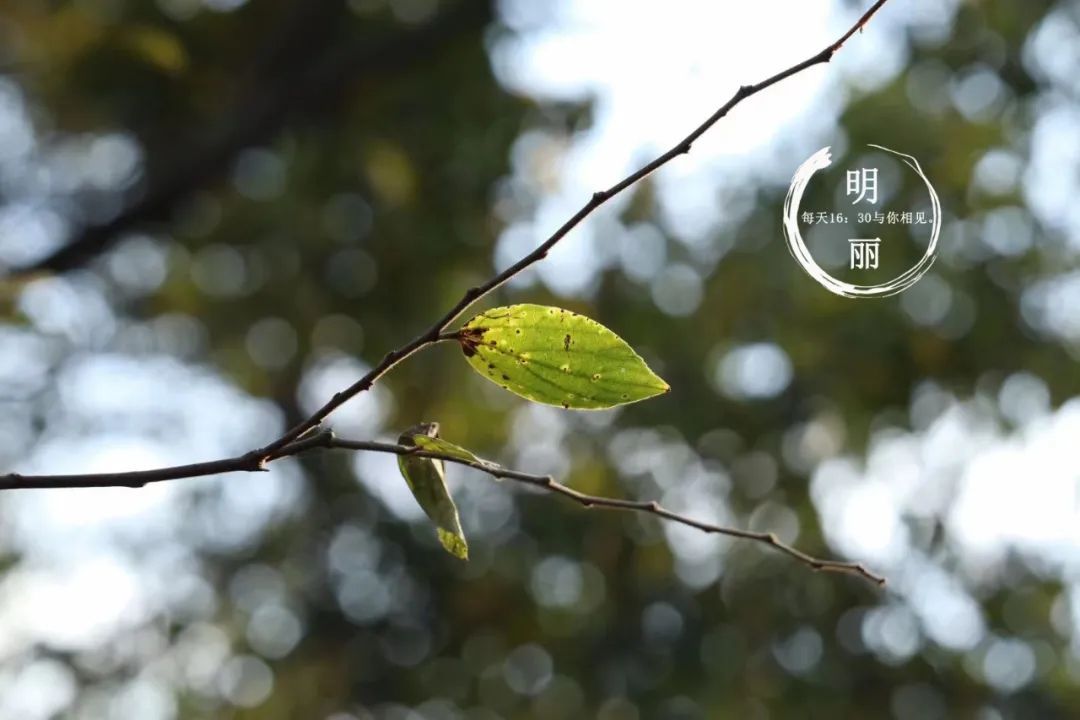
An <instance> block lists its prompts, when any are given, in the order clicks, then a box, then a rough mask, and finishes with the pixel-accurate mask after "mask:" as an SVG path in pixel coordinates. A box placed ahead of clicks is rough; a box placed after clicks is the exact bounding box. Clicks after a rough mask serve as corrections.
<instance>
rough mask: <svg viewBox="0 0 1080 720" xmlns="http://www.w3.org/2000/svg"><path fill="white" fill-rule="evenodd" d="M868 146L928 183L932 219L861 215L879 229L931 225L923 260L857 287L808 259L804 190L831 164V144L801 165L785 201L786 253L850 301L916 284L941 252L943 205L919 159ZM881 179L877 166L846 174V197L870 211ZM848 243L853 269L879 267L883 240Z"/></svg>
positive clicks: (833, 217)
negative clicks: (802, 224) (897, 160)
mask: <svg viewBox="0 0 1080 720" xmlns="http://www.w3.org/2000/svg"><path fill="white" fill-rule="evenodd" d="M870 147H872V148H877V149H878V150H883V151H885V152H887V153H890V154H892V155H895V156H896V157H898V158H900V160H902V161H903V163H904V164H905V165H907V166H908V167H909V168H911V169H912V170H914V171H915V173H917V174H918V176H919V177H920V178H922V181H923V182H924V183H925V184H926V190H927V192H928V193H929V194H930V210H931V212H930V216H931V217H930V218H926V217H925V215H926V213H925V211H923V212H918V213H916V212H907V211H905V212H889V213H887V214H886V213H882V212H880V211H875V212H860V213H858V217H859V218H860V222H859V224H860V225H866V224H874V223H875V222H876V223H877V224H879V225H883V224H885V223H886V221H887V222H888V224H890V225H892V224H901V225H911V224H927V225H929V226H930V240H929V243H928V244H927V246H926V252H925V253H924V254H923V256H922V259H920V260H919V261H918V262H917V263H916V264H915V265H913V266H912V267H911V268H909V269H907V270H905V271H904V272H902V273H900V274H899V275H897V276H896V277H894V278H893V279H891V280H888V281H886V282H882V283H878V284H875V285H858V284H853V283H849V282H844V281H842V280H839V279H837V278H835V277H833V276H832V275H830V274H829V273H828V272H826V271H825V270H824V269H823V268H822V267H821V266H820V265H819V264H818V263H817V261H815V260H814V258H813V257H812V256H811V255H810V251H809V249H807V247H806V243H805V242H804V241H803V237H802V233H801V232H800V230H799V222H800V205H801V203H802V197H803V192H804V191H805V190H806V185H807V183H809V182H810V178H812V177H813V176H814V173H816V172H817V171H818V170H823V169H825V168H827V167H829V165H831V164H832V158H831V157H830V155H829V147H828V146H826V147H823V148H821V149H820V150H818V151H817V152H816V153H814V154H813V155H811V156H810V158H809V159H808V160H807V161H806V162H804V163H803V164H802V165H800V166H799V169H798V170H796V171H795V177H794V178H792V181H791V187H790V188H789V189H788V192H787V197H786V198H785V199H784V238H785V240H786V241H787V248H788V251H789V252H790V253H791V255H792V257H794V258H795V261H796V262H798V263H799V265H800V266H801V267H802V269H803V270H805V271H806V273H807V274H808V275H809V276H810V277H812V278H814V280H817V282H818V283H820V284H821V286H822V287H824V288H825V289H826V290H828V291H829V292H832V293H835V294H837V295H841V296H843V297H849V298H868V297H888V296H890V295H895V294H897V293H899V292H902V291H904V290H906V289H907V288H909V287H911V286H912V285H914V284H915V283H916V282H917V281H918V279H919V278H920V277H922V276H923V274H924V273H925V272H926V271H927V270H929V269H930V266H931V265H933V264H934V257H935V253H936V252H937V243H938V233H939V231H940V230H941V202H940V201H939V200H938V196H937V193H936V192H935V191H934V188H933V186H932V185H931V184H930V181H929V180H928V179H927V178H926V175H925V174H923V171H922V168H921V167H919V163H918V161H917V160H915V158H913V157H912V156H910V155H905V154H904V153H900V152H897V151H895V150H890V149H889V148H887V147H883V146H881V145H873V144H871V145H870ZM877 180H878V178H877V168H865V167H864V168H858V169H854V170H848V171H847V187H846V190H847V195H848V196H852V195H855V196H856V197H855V200H853V201H852V204H853V205H857V204H861V203H866V205H865V206H866V207H870V206H873V205H876V204H877V200H878V198H877V194H878V187H877ZM801 218H802V221H803V222H809V223H813V222H814V221H815V220H818V221H819V222H826V223H839V224H847V221H848V219H847V215H846V214H845V213H834V212H817V213H808V212H803V213H802V214H801ZM860 234H866V233H860ZM848 245H849V248H848V249H849V266H850V268H851V269H852V270H856V269H860V270H862V269H877V267H878V258H879V253H880V250H881V247H880V246H881V237H880V236H879V237H857V238H848Z"/></svg>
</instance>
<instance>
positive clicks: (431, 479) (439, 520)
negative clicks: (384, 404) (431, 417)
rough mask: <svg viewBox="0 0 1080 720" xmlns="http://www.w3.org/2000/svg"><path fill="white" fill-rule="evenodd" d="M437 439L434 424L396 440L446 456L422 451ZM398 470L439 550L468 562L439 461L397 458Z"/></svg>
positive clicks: (437, 425)
mask: <svg viewBox="0 0 1080 720" xmlns="http://www.w3.org/2000/svg"><path fill="white" fill-rule="evenodd" d="M438 437H439V424H438V423H420V424H419V425H414V426H413V427H411V428H409V429H408V430H406V431H405V432H404V433H402V434H401V437H400V438H398V443H399V444H400V445H408V446H409V447H417V446H419V447H420V448H422V449H424V450H429V451H430V452H440V453H443V454H449V453H446V452H445V449H444V448H442V447H438V448H433V447H425V445H424V443H428V442H430V441H432V440H438ZM445 444H446V445H448V446H451V447H453V448H457V449H458V450H460V451H461V452H463V453H465V454H467V455H469V456H470V457H471V456H472V454H471V453H469V452H468V451H467V450H465V449H463V448H458V447H457V446H456V445H453V444H452V443H445ZM398 468H399V469H400V470H401V475H402V477H404V478H405V482H406V483H408V485H409V489H410V490H412V494H413V497H415V498H416V502H418V503H419V504H420V507H421V508H422V509H423V511H424V512H425V513H426V514H427V516H428V517H429V518H431V521H432V522H433V523H435V528H436V532H437V534H438V536H439V542H440V543H442V546H443V547H444V548H446V551H447V552H449V553H450V554H451V555H453V556H455V557H458V558H461V559H462V560H468V559H469V545H468V543H467V542H465V533H464V532H462V530H461V519H460V518H459V517H458V510H457V505H455V504H454V499H453V498H452V497H450V490H449V489H448V488H447V487H446V470H445V467H444V465H443V461H442V460H438V459H435V458H425V457H415V456H412V455H398Z"/></svg>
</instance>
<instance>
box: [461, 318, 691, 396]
mask: <svg viewBox="0 0 1080 720" xmlns="http://www.w3.org/2000/svg"><path fill="white" fill-rule="evenodd" d="M459 341H460V342H461V349H462V350H463V351H464V353H465V357H466V359H467V360H468V361H469V364H470V365H472V367H473V369H475V370H476V371H477V372H478V373H480V374H481V375H483V376H484V377H486V378H487V379H489V380H491V381H492V382H494V383H496V384H498V385H500V386H502V387H504V388H506V389H507V390H509V391H510V392H512V393H515V394H517V395H520V396H521V397H523V398H526V399H528V400H533V401H535V402H539V403H546V404H548V405H558V406H560V407H564V408H573V409H575V410H601V409H604V408H610V407H615V406H616V405H624V404H626V403H632V402H637V401H638V400H644V399H646V398H650V397H653V396H654V395H659V394H661V393H665V392H667V391H668V390H670V388H669V387H668V384H667V383H666V382H664V381H663V380H661V379H660V378H659V377H657V375H656V374H655V373H654V372H653V371H652V370H650V369H649V366H648V365H646V364H645V361H644V360H642V359H641V357H640V356H639V355H638V354H637V353H636V352H634V350H633V348H631V347H630V346H629V345H627V344H626V342H625V341H624V340H623V339H622V338H620V337H619V336H618V335H616V334H615V333H613V332H612V331H610V330H608V329H607V328H606V327H604V326H603V325H601V324H600V323H598V322H596V321H595V320H590V319H589V318H587V317H585V316H583V315H578V314H577V313H573V312H570V311H569V310H563V309H562V308H556V307H547V306H544V305H511V306H509V307H499V308H494V309H491V310H488V311H487V312H485V313H481V314H480V315H477V316H476V317H474V318H473V319H472V320H470V321H469V322H467V323H465V325H464V326H463V327H462V329H461V331H460V334H459Z"/></svg>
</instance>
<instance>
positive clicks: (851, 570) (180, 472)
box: [0, 430, 885, 585]
mask: <svg viewBox="0 0 1080 720" xmlns="http://www.w3.org/2000/svg"><path fill="white" fill-rule="evenodd" d="M316 449H339V450H352V451H356V452H378V453H390V454H393V455H413V456H415V457H424V458H432V459H435V460H443V461H445V462H451V463H457V464H458V465H464V466H465V467H470V468H473V469H474V470H479V471H481V472H484V473H487V474H488V475H491V476H492V477H496V478H501V479H506V480H513V481H515V482H520V483H523V484H526V485H531V486H533V487H537V488H540V489H542V490H546V491H548V492H552V493H555V494H557V495H562V496H563V497H565V498H568V499H570V500H573V501H574V502H576V503H578V504H580V505H581V506H583V507H585V508H597V509H601V510H620V511H623V512H636V513H643V514H647V515H655V516H656V517H659V518H663V519H664V520H670V521H671V522H675V523H679V524H682V525H686V526H688V527H692V528H695V529H697V530H701V531H702V532H706V533H717V534H720V535H727V536H728V537H733V538H739V539H742V540H752V541H754V542H759V543H764V544H765V545H769V546H771V547H773V548H775V549H776V550H779V551H780V552H782V553H784V554H786V555H789V556H790V557H792V558H795V559H796V560H798V561H799V562H801V563H803V564H804V565H806V566H807V567H809V568H811V569H813V570H818V571H821V572H833V573H845V574H848V575H857V576H859V577H862V578H864V579H866V580H869V581H870V582H872V583H874V584H876V585H884V584H885V578H884V577H882V576H881V575H879V574H877V573H875V572H873V571H872V570H869V569H867V568H866V567H864V566H863V565H862V564H860V563H853V562H841V561H839V560H824V559H821V558H817V557H814V556H812V555H808V554H807V553H804V552H803V551H801V550H799V549H797V548H795V547H793V546H791V545H788V544H787V543H785V542H783V541H781V540H780V539H779V538H777V537H776V535H775V534H773V533H766V532H752V531H750V530H740V529H738V528H731V527H724V526H722V525H714V524H712V523H707V522H703V521H701V520H695V519H694V518H692V517H689V516H687V515H680V514H679V513H677V512H674V511H672V510H668V509H667V508H665V507H663V506H662V505H660V504H659V503H658V502H656V501H655V500H623V499H620V498H610V497H603V496H601V495H589V494H587V493H583V492H579V491H577V490H574V489H573V488H570V487H567V486H566V485H563V484H562V483H560V482H558V481H557V480H555V478H553V477H552V476H551V475H534V474H532V473H526V472H521V471H519V470H510V469H507V468H504V467H502V466H500V465H497V464H495V463H492V462H488V461H487V460H481V459H479V458H477V459H476V460H475V461H470V460H466V459H465V458H463V457H459V456H454V455H447V454H444V453H439V452H431V451H425V450H419V449H417V447H416V446H415V445H397V444H394V443H386V442H378V441H374V440H346V439H343V438H338V437H336V436H335V435H334V434H333V433H332V432H330V431H328V430H327V431H324V432H320V433H316V434H313V435H310V436H308V437H305V438H304V439H302V440H297V441H296V442H294V443H291V444H289V445H287V446H286V447H284V448H282V449H281V450H279V451H278V452H277V454H276V455H275V456H274V457H275V459H279V458H283V457H291V456H295V455H300V454H303V453H306V452H310V451H312V450H316ZM260 469H262V468H261V466H258V465H256V464H254V463H253V458H252V456H250V455H242V456H239V457H235V458H230V459H227V460H218V461H215V462H209V463H200V464H198V465H181V466H177V467H171V468H161V469H158V470H140V471H135V472H126V473H108V474H100V475H38V476H31V475H14V474H13V475H3V476H0V490H12V489H29V488H70V487H107V486H114V487H142V486H143V485H146V484H147V483H153V482H162V481H166V480H175V479H177V478H180V477H196V476H200V475H218V474H221V473H227V472H242V471H247V472H255V471H258V470H260Z"/></svg>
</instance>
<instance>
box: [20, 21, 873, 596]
mask: <svg viewBox="0 0 1080 720" xmlns="http://www.w3.org/2000/svg"><path fill="white" fill-rule="evenodd" d="M886 2H887V0H876V2H874V4H873V5H871V6H870V9H868V10H867V11H866V12H865V13H864V14H863V15H862V16H861V17H860V18H859V19H858V21H857V22H856V23H855V24H854V25H852V26H851V28H849V29H848V31H847V32H845V33H844V34H843V35H842V36H841V37H840V38H839V39H838V40H837V41H836V42H834V43H832V44H831V45H829V46H828V47H826V48H825V49H824V50H822V51H821V52H819V53H817V54H815V55H813V56H811V57H809V58H807V59H806V60H804V61H802V62H800V63H797V64H795V65H792V66H791V67H789V68H787V69H786V70H782V71H781V72H778V73H776V74H775V75H772V76H771V77H769V78H766V79H765V80H762V81H761V82H759V83H757V84H753V85H743V86H741V87H740V88H739V89H738V90H736V91H735V94H734V95H732V96H731V98H730V99H729V100H728V101H727V102H726V103H724V104H723V105H722V106H720V108H719V109H717V110H716V112H714V113H713V114H712V115H710V116H709V117H708V118H707V119H706V120H705V121H704V122H702V123H701V124H700V125H698V126H697V127H696V128H694V130H692V131H691V132H690V134H688V135H687V136H686V137H684V138H683V139H682V140H680V141H679V142H678V143H676V144H675V145H674V146H673V147H672V148H671V149H670V150H668V151H667V152H665V153H663V154H662V155H660V156H659V157H657V158H656V159H654V160H652V161H651V162H649V163H648V164H646V165H644V166H643V167H641V168H640V169H639V170H637V171H635V172H633V173H631V174H630V175H628V176H627V177H625V178H623V179H622V180H620V181H619V182H617V183H615V184H614V185H612V186H611V187H609V188H608V189H606V190H600V191H598V192H596V193H594V194H593V195H592V197H591V198H590V199H589V201H588V202H586V203H585V205H584V206H582V208H581V209H580V210H578V211H577V212H576V213H575V214H574V215H573V216H572V217H571V218H570V219H569V220H567V221H566V222H565V223H563V224H562V226H560V227H559V228H558V229H557V230H555V232H554V233H552V234H551V236H549V237H548V238H547V239H546V240H545V241H544V242H542V243H541V244H540V245H539V246H538V247H537V248H536V249H535V250H533V251H532V252H530V253H529V254H527V255H525V256H524V257H522V258H521V259H520V260H518V261H517V262H516V263H514V264H513V265H511V266H510V267H508V268H506V269H505V270H503V271H502V272H500V273H497V274H496V275H494V276H493V277H492V278H490V279H489V280H487V281H486V282H484V283H483V284H481V285H478V286H476V287H472V288H469V289H468V290H466V291H465V293H464V295H462V297H461V299H460V300H458V301H457V303H455V304H454V305H453V307H451V308H450V309H449V310H447V311H446V312H445V313H444V314H443V316H442V317H440V318H439V319H438V320H436V321H435V322H434V323H433V324H432V325H431V326H430V327H429V328H428V329H427V330H425V331H424V332H422V333H421V334H420V335H418V336H417V337H415V338H413V339H412V340H411V341H409V342H408V343H406V344H404V345H402V346H401V347H399V348H397V349H395V350H391V351H390V352H388V353H387V354H386V355H385V356H383V358H382V360H380V361H379V363H378V364H377V365H376V366H375V367H374V368H372V369H371V371H370V372H368V373H367V374H366V375H364V376H363V377H362V378H360V379H359V380H357V381H356V382H355V383H353V384H352V385H350V386H349V387H347V388H345V389H344V390H342V391H340V392H338V393H336V394H335V395H334V396H333V397H332V398H330V400H329V401H327V402H326V404H325V405H323V406H322V407H321V408H319V409H318V410H316V411H315V412H314V413H312V414H311V415H310V416H309V417H307V418H306V419H305V420H303V421H301V422H300V423H298V424H296V425H295V426H293V427H292V428H290V429H289V430H288V431H286V432H285V433H284V434H283V435H281V436H280V437H279V438H277V439H276V440H274V441H273V442H271V443H269V444H268V445H265V446H263V447H261V448H258V449H256V450H252V451H251V452H249V453H246V454H244V455H240V456H237V457H233V458H226V459H223V460H216V461H212V462H205V463H195V464H191V465H179V466H175V467H169V468H160V469H157V470H141V471H135V472H121V473H101V474H85V475H43V476H23V475H18V474H9V475H3V476H0V490H14V489H32V488H80V487H81V488H88V487H142V486H143V485H146V484H148V483H155V482H165V481H169V480H178V479H181V478H187V477H200V476H206V475H216V474H221V473H227V472H241V471H243V472H254V471H259V470H265V468H266V465H267V463H269V462H272V461H274V460H276V459H278V458H282V457H288V456H291V455H297V454H299V453H302V452H306V451H308V450H311V449H313V448H317V447H322V448H342V449H350V450H357V451H368V452H388V453H394V454H398V455H401V454H405V453H412V454H416V455H418V456H421V457H431V458H438V459H442V460H445V461H447V462H454V463H458V464H462V465H468V466H469V467H473V468H475V469H477V470H481V471H483V472H486V473H489V474H491V475H494V476H496V477H501V478H506V479H510V480H515V481H518V482H522V483H526V484H530V485H533V486H535V487H539V488H542V489H544V490H548V491H550V492H554V493H557V494H559V495H562V496H564V497H566V498H569V499H571V500H573V501H575V502H577V503H579V504H581V505H582V506H584V507H587V508H592V507H595V508H601V509H607V510H622V511H632V512H641V513H647V514H651V515H655V516H657V517H660V518H663V519H666V520H670V521H672V522H677V523H681V524H683V525H687V526H689V527H693V528H696V529H698V530H701V531H703V532H709V533H719V534H723V535H728V536H730V537H735V538H741V539H745V540H753V541H756V542H760V543H764V544H767V545H770V546H772V547H774V548H776V549H777V550H779V551H780V552H783V553H785V554H787V555H789V556H790V557H792V558H794V559H796V560H798V561H799V562H801V563H803V564H805V565H807V566H809V567H811V568H813V569H815V570H821V571H826V572H842V573H848V574H854V575H859V576H861V577H863V578H866V579H867V580H870V581H872V582H874V583H877V584H879V585H880V584H883V583H884V582H885V580H884V578H883V577H881V576H880V575H877V574H875V573H873V572H871V571H869V570H867V569H866V568H864V567H863V566H862V565H860V564H858V563H845V562H838V561H832V560H821V559H818V558H815V557H812V556H810V555H807V554H805V553H803V552H801V551H800V550H797V549H795V548H794V547H791V546H790V545H787V544H785V543H783V542H781V541H780V540H779V539H778V538H777V537H776V536H775V535H774V534H772V533H756V532H751V531H748V530H738V529H734V528H725V527H721V526H718V525H712V524H709V523H704V522H700V521H697V520H694V519H693V518H690V517H687V516H684V515H679V514H678V513H675V512H672V511H670V510H667V509H665V508H663V507H661V506H660V505H659V504H658V503H656V502H655V501H635V500H620V499H616V498H605V497H598V496H594V495H587V494H584V493H581V492H578V491H576V490H573V489H571V488H569V487H567V486H565V485H562V484H561V483H558V482H556V481H555V480H554V479H553V478H552V477H550V476H545V475H530V474H528V473H523V472H518V471H514V470H506V469H504V468H500V467H498V466H496V465H492V464H488V463H480V462H477V463H473V462H467V461H464V460H462V459H460V458H455V457H451V456H446V455H439V454H437V453H428V452H422V451H417V450H416V449H415V448H409V447H405V446H401V445H393V444H388V443H377V442H371V441H358V440H339V439H337V438H334V437H333V435H332V433H329V432H324V433H317V434H313V432H314V431H315V430H317V429H318V427H319V426H320V425H321V423H322V421H323V420H325V419H326V418H327V417H328V416H329V415H330V414H331V413H332V412H333V411H334V410H336V409H337V408H338V407H340V406H341V405H342V404H344V403H345V402H347V401H348V400H349V399H351V398H353V397H355V396H356V395H358V394H360V393H361V392H364V391H366V390H368V389H370V388H371V387H372V386H373V385H374V384H375V383H376V382H377V381H378V380H379V379H380V378H382V377H383V375H385V374H386V373H387V372H389V371H390V370H391V369H392V368H393V367H394V366H395V365H397V364H398V363H400V362H401V361H403V360H405V359H406V358H408V357H410V356H411V355H413V354H414V353H416V352H418V351H419V350H422V349H424V348H426V347H428V346H431V345H434V344H436V343H439V342H443V341H449V340H454V339H457V333H456V332H453V331H448V330H447V328H448V327H449V326H450V324H451V323H453V322H454V321H455V320H457V319H458V317H460V316H461V314H462V313H464V312H465V311H466V310H468V309H469V307H471V306H472V305H473V304H474V303H476V302H477V301H478V300H480V299H481V298H483V297H485V296H486V295H488V294H489V293H490V292H492V291H493V290H495V289H496V288H498V287H500V286H501V285H503V284H504V283H506V282H507V281H508V280H510V279H511V278H513V277H515V276H516V275H518V274H520V273H521V272H523V271H525V270H526V269H528V268H529V267H530V266H532V265H534V264H536V263H537V262H539V261H540V260H542V259H544V258H545V257H546V256H547V254H548V252H550V250H551V249H552V248H553V247H554V246H555V245H556V244H557V243H558V242H559V241H560V240H562V239H563V238H564V237H566V235H567V234H568V233H569V232H570V231H571V230H573V229H574V228H575V227H577V226H578V225H579V224H580V223H581V222H582V221H583V220H585V218H587V217H588V216H589V215H590V214H592V212H593V211H595V210H596V209H597V208H598V207H600V206H601V205H603V204H604V203H605V202H607V201H608V200H610V199H611V198H613V197H614V196H616V195H618V194H619V193H621V192H622V191H623V190H626V189H627V188H629V187H630V186H632V185H634V184H635V183H637V182H638V181H639V180H642V179H643V178H645V177H647V176H649V175H651V174H652V173H653V172H655V171H656V170H657V169H659V168H661V167H663V166H664V165H666V164H667V163H668V162H670V161H671V160H673V159H674V158H675V157H677V156H679V155H683V154H686V153H688V152H690V148H691V146H692V145H693V143H694V142H696V141H697V139H698V138H700V137H701V136H702V135H703V134H705V132H707V131H708V130H709V129H710V128H711V127H712V126H713V125H715V124H716V123H717V122H718V121H719V120H720V119H721V118H723V117H724V116H725V115H727V114H728V112H729V111H731V109H732V108H734V107H735V106H736V105H738V104H739V103H740V102H742V101H743V100H745V99H746V98H748V97H751V96H752V95H755V94H757V93H759V92H761V91H762V90H765V89H766V88H768V87H771V86H772V85H775V84H776V83H778V82H780V81H782V80H785V79H786V78H789V77H791V76H792V75H796V74H798V73H800V72H802V71H803V70H806V69H807V68H810V67H813V66H815V65H819V64H822V63H827V62H828V61H829V60H830V59H832V56H833V54H834V53H836V51H837V50H839V49H840V48H841V47H842V46H843V44H844V43H845V42H846V41H847V40H848V39H849V38H850V37H851V36H852V35H854V34H855V33H856V32H857V31H859V30H860V29H861V28H862V27H863V26H865V25H866V23H867V22H868V21H869V20H870V18H871V17H873V16H874V14H875V13H876V12H877V11H878V10H879V9H880V8H881V7H882V6H883V5H884V4H885V3H886Z"/></svg>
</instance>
